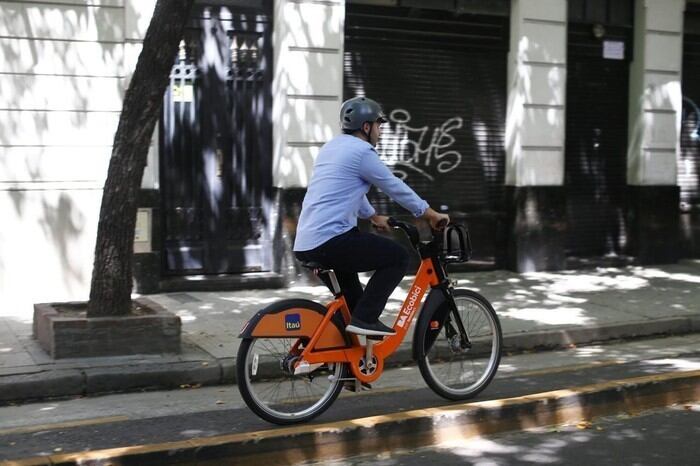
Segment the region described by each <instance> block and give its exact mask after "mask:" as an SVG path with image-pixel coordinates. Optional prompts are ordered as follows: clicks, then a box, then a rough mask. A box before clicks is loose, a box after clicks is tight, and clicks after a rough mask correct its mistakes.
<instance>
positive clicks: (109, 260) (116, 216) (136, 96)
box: [88, 0, 194, 317]
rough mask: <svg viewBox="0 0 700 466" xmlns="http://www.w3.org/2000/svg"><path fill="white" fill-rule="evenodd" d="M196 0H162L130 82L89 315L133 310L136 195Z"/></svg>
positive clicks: (99, 232) (100, 232) (109, 175)
mask: <svg viewBox="0 0 700 466" xmlns="http://www.w3.org/2000/svg"><path fill="white" fill-rule="evenodd" d="M193 3H194V0H158V2H157V3H156V6H155V10H154V12H153V17H152V18H151V23H150V25H149V26H148V31H147V32H146V37H145V39H144V42H143V49H142V51H141V54H140V55H139V59H138V62H137V64H136V70H135V71H134V75H133V78H132V79H131V83H130V84H129V87H128V89H127V91H126V95H125V97H124V105H123V107H122V113H121V116H120V118H119V126H118V127H117V132H116V134H115V136H114V146H113V148H112V157H111V159H110V162H109V171H108V172H107V180H106V182H105V187H104V192H103V195H102V206H101V208H100V219H99V223H98V226H97V241H96V245H95V263H94V266H93V271H92V283H91V285H90V302H89V303H88V316H89V317H97V316H113V315H126V314H128V313H129V312H130V310H131V291H132V287H133V283H132V261H133V253H134V229H135V227H136V210H137V204H136V203H137V197H138V193H139V189H140V187H141V179H142V178H143V170H144V168H145V167H146V157H147V155H148V146H149V144H150V142H151V136H152V135H153V129H154V128H155V125H156V122H157V121H158V116H159V115H160V109H161V105H162V102H163V94H164V93H165V89H166V87H167V85H168V79H169V76H170V70H171V68H172V66H173V63H174V60H175V56H176V53H177V50H178V45H179V43H180V40H181V39H182V36H183V32H184V29H185V23H186V21H187V19H188V18H189V15H190V11H191V9H192V4H193Z"/></svg>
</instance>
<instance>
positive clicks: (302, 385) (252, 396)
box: [236, 337, 346, 425]
mask: <svg viewBox="0 0 700 466" xmlns="http://www.w3.org/2000/svg"><path fill="white" fill-rule="evenodd" d="M296 341H297V339H296V338H282V337H269V338H245V339H243V341H242V342H241V346H240V348H239V349H238V358H237V364H236V366H237V375H238V388H239V390H240V392H241V396H242V397H243V400H244V401H245V402H246V404H247V405H248V407H249V408H250V409H251V410H252V411H253V412H255V413H256V414H257V415H258V416H260V417H261V418H263V419H265V420H267V421H269V422H272V423H275V424H283V425H284V424H294V423H298V422H304V421H308V420H309V419H312V418H314V417H316V416H318V415H319V414H321V413H322V412H323V411H325V410H326V409H328V407H329V406H330V405H331V404H332V403H333V401H335V399H336V398H337V397H338V394H339V393H340V390H341V389H342V379H343V378H344V377H345V371H346V368H345V364H323V365H321V366H320V367H318V368H316V369H315V370H313V371H312V372H311V373H309V374H303V375H294V362H296V360H297V358H298V355H295V354H294V352H293V351H292V348H293V347H294V344H295V343H296Z"/></svg>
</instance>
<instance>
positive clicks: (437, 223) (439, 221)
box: [421, 207, 450, 230]
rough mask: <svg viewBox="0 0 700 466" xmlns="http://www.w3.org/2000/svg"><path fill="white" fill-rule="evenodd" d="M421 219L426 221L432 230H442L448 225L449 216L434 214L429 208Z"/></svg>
mask: <svg viewBox="0 0 700 466" xmlns="http://www.w3.org/2000/svg"><path fill="white" fill-rule="evenodd" d="M421 218H424V219H426V220H427V221H428V223H430V227H431V228H432V229H433V230H442V229H443V228H445V227H446V226H447V225H448V224H449V223H450V216H449V215H447V214H441V213H439V212H436V211H434V210H433V209H431V208H430V207H428V209H427V210H426V211H425V213H424V214H423V215H422V217H421Z"/></svg>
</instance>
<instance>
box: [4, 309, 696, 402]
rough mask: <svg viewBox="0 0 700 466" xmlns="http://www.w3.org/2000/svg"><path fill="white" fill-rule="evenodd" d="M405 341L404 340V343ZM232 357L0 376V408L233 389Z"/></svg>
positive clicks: (593, 338)
mask: <svg viewBox="0 0 700 466" xmlns="http://www.w3.org/2000/svg"><path fill="white" fill-rule="evenodd" d="M695 332H700V316H691V317H669V318H665V319H655V320H645V321H636V322H625V323H618V324H610V325H601V326H598V327H573V328H561V329H552V330H544V331H539V332H521V333H511V334H506V335H504V337H503V351H509V352H518V351H526V350H533V349H556V348H563V347H568V346H570V345H581V344H588V343H594V342H603V341H607V340H620V339H627V338H639V337H652V336H660V335H680V334H687V333H695ZM409 338H410V337H409ZM412 362H413V353H412V346H411V340H410V339H407V340H405V341H404V342H403V343H402V345H401V346H400V347H399V348H398V350H397V351H396V353H394V354H393V355H392V357H391V358H390V359H389V360H388V361H387V364H386V366H387V367H392V366H400V365H405V364H410V363H412ZM235 374H236V360H235V357H226V358H220V359H216V358H214V357H211V358H210V359H201V360H195V361H175V362H162V361H159V360H157V359H154V360H153V361H152V362H149V363H146V364H144V363H140V364H133V363H132V364H129V363H124V364H121V365H113V366H108V367H90V368H62V369H49V370H45V371H41V372H34V373H29V374H16V375H7V376H0V405H2V404H7V403H12V402H26V401H31V400H38V399H49V398H65V397H70V396H78V395H96V394H105V393H113V392H128V391H135V390H145V389H172V388H178V387H179V386H181V385H185V384H189V385H194V384H200V385H220V384H231V383H235V382H236V379H235V377H236V376H235Z"/></svg>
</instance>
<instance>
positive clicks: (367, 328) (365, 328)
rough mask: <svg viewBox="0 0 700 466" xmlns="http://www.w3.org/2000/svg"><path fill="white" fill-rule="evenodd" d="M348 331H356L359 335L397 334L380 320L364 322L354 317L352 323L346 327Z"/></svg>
mask: <svg viewBox="0 0 700 466" xmlns="http://www.w3.org/2000/svg"><path fill="white" fill-rule="evenodd" d="M345 331H346V332H350V333H355V334H357V335H367V336H384V335H396V332H395V331H394V329H393V328H391V327H387V326H386V325H384V324H383V323H381V322H380V321H376V322H374V323H371V324H368V323H367V322H362V321H361V320H359V319H357V318H355V317H353V318H352V320H350V325H348V326H347V327H345Z"/></svg>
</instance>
